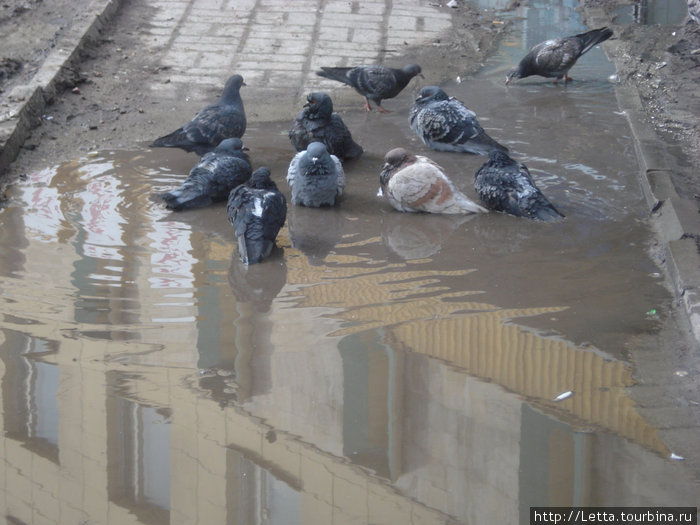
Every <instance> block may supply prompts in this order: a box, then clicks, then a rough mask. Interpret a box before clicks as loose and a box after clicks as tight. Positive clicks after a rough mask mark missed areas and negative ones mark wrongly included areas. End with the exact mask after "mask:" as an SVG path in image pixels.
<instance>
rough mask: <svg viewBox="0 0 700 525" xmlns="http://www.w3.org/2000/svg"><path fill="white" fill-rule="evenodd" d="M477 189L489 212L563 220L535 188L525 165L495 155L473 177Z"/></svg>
mask: <svg viewBox="0 0 700 525" xmlns="http://www.w3.org/2000/svg"><path fill="white" fill-rule="evenodd" d="M474 188H475V189H476V192H477V193H478V194H479V198H480V199H481V201H482V202H483V203H484V204H485V205H486V207H487V208H489V209H491V210H494V211H502V212H505V213H509V214H511V215H516V216H518V217H528V218H530V219H539V220H541V221H554V220H557V219H560V218H562V217H564V215H563V214H561V213H559V211H557V209H556V208H555V207H554V206H553V205H552V203H550V202H549V200H547V197H545V196H544V195H543V194H542V192H541V191H540V190H539V188H537V186H536V185H535V181H534V180H532V177H531V176H530V171H529V170H528V169H527V167H526V166H525V164H523V163H522V162H517V161H515V160H513V159H511V158H510V157H509V156H508V155H506V154H505V153H503V152H500V151H494V152H492V153H491V154H490V155H489V160H488V162H486V163H485V164H484V165H483V166H481V168H479V170H478V171H477V172H476V175H475V176H474Z"/></svg>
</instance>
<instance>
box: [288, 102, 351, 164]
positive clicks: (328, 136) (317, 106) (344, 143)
mask: <svg viewBox="0 0 700 525" xmlns="http://www.w3.org/2000/svg"><path fill="white" fill-rule="evenodd" d="M306 100H307V103H306V104H304V109H303V110H302V111H301V112H300V113H299V115H297V118H296V119H295V120H294V123H293V124H292V129H290V130H289V140H290V141H291V142H292V146H294V149H295V150H297V151H304V150H305V149H306V148H307V147H308V145H309V144H311V143H312V142H323V143H324V144H325V145H326V148H327V149H328V152H329V153H330V154H331V155H335V156H336V157H338V158H339V159H340V160H342V161H345V160H350V159H354V158H357V157H359V156H360V155H362V151H363V150H362V146H360V145H359V144H358V143H356V142H355V141H354V140H353V139H352V134H351V133H350V130H349V129H348V128H347V126H346V125H345V123H344V122H343V119H342V118H340V115H338V114H337V113H333V101H332V100H331V97H329V96H328V95H327V94H325V93H311V94H309V95H308V96H307V97H306Z"/></svg>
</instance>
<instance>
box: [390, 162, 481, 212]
mask: <svg viewBox="0 0 700 525" xmlns="http://www.w3.org/2000/svg"><path fill="white" fill-rule="evenodd" d="M379 184H380V187H381V192H382V194H383V195H384V196H385V197H386V198H387V200H388V201H389V203H390V204H391V205H392V206H393V207H394V208H395V209H397V210H399V211H405V212H427V213H448V214H463V215H466V214H470V213H479V212H485V211H486V210H485V209H484V208H482V207H481V206H479V205H478V204H476V203H475V202H473V201H472V200H471V199H470V198H469V197H467V196H466V195H464V194H463V193H462V192H460V191H459V190H458V189H457V188H456V187H455V185H454V184H453V183H452V181H451V180H450V179H449V178H448V177H447V175H445V172H444V171H443V169H442V168H441V167H440V166H438V165H437V164H436V163H435V162H433V161H432V160H430V159H429V158H428V157H423V156H420V155H414V154H413V153H410V152H408V151H406V150H405V149H403V148H394V149H392V150H391V151H389V152H388V153H387V154H386V155H385V157H384V166H383V167H382V172H381V174H380V175H379Z"/></svg>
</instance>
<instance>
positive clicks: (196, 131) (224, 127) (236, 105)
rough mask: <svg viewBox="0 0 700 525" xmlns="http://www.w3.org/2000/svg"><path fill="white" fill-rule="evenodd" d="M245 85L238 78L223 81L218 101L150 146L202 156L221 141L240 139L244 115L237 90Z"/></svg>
mask: <svg viewBox="0 0 700 525" xmlns="http://www.w3.org/2000/svg"><path fill="white" fill-rule="evenodd" d="M245 85H246V84H245V82H243V77H242V76H241V75H233V76H232V77H230V78H229V79H228V80H227V81H226V85H225V86H224V90H223V92H222V93H221V98H219V100H218V102H215V103H214V104H209V105H208V106H206V107H205V108H204V109H202V110H201V111H200V112H199V113H197V114H196V115H195V116H194V118H193V119H192V120H191V121H189V122H188V123H187V124H185V125H184V126H182V127H181V128H178V129H176V130H175V131H173V132H172V133H170V134H168V135H165V136H164V137H160V138H158V139H156V140H154V141H153V143H152V144H151V147H156V148H181V149H184V150H185V151H194V152H195V153H197V154H198V155H204V154H205V153H207V152H209V151H212V150H213V149H214V148H216V146H218V145H219V143H220V142H221V141H222V140H224V139H227V138H233V137H235V138H241V137H242V136H243V133H245V128H246V116H245V110H244V109H243V100H242V99H241V94H240V89H241V86H245Z"/></svg>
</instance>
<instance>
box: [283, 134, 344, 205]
mask: <svg viewBox="0 0 700 525" xmlns="http://www.w3.org/2000/svg"><path fill="white" fill-rule="evenodd" d="M287 183H288V184H289V187H290V188H291V189H292V203H293V204H298V205H301V206H309V207H311V208H318V207H320V206H333V205H334V204H335V203H336V201H337V199H338V198H340V196H341V195H342V194H343V188H344V187H345V172H344V171H343V166H342V164H341V163H340V160H338V157H336V156H335V155H330V154H329V153H328V151H327V150H326V146H324V145H323V144H322V143H320V142H312V143H311V144H309V147H308V148H307V149H306V151H300V152H299V153H297V154H296V155H295V156H294V158H293V159H292V162H291V163H290V164H289V170H288V171H287Z"/></svg>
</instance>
